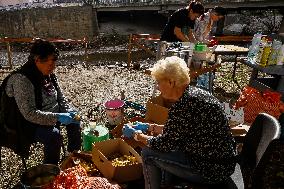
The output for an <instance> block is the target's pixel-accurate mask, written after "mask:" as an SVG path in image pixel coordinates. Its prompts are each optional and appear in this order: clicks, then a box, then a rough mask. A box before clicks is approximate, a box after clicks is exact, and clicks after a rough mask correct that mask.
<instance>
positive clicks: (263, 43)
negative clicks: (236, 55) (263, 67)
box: [255, 38, 267, 64]
mask: <svg viewBox="0 0 284 189" xmlns="http://www.w3.org/2000/svg"><path fill="white" fill-rule="evenodd" d="M266 44H267V40H266V38H262V40H261V43H260V44H259V51H258V53H257V55H256V58H255V63H257V64H260V61H261V58H262V55H263V49H264V46H266Z"/></svg>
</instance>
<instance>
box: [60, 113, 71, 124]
mask: <svg viewBox="0 0 284 189" xmlns="http://www.w3.org/2000/svg"><path fill="white" fill-rule="evenodd" d="M57 120H58V121H59V122H60V123H62V124H64V125H69V124H70V123H73V122H74V121H75V120H73V118H72V116H71V114H70V113H58V114H57Z"/></svg>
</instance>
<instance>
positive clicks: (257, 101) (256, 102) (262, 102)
mask: <svg viewBox="0 0 284 189" xmlns="http://www.w3.org/2000/svg"><path fill="white" fill-rule="evenodd" d="M280 99H281V94H280V93H278V92H272V91H265V92H263V93H262V92H260V91H258V90H257V89H255V88H253V87H249V86H246V87H244V89H243V91H242V92H241V94H240V97H239V99H238V100H237V101H236V103H235V104H234V108H235V109H238V108H240V107H244V121H245V122H246V123H252V122H253V121H254V119H255V118H256V116H257V115H258V114H259V113H261V112H265V113H268V114H270V115H272V116H274V117H276V118H278V117H279V116H280V114H281V113H282V112H283V111H284V104H283V102H281V100H280Z"/></svg>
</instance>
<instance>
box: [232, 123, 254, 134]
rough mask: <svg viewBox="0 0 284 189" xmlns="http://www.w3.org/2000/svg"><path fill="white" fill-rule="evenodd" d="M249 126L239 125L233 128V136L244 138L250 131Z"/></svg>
mask: <svg viewBox="0 0 284 189" xmlns="http://www.w3.org/2000/svg"><path fill="white" fill-rule="evenodd" d="M249 127H250V126H249V125H242V124H240V125H237V126H235V127H232V128H231V130H232V134H233V136H242V135H244V136H245V135H246V134H247V132H248V130H249Z"/></svg>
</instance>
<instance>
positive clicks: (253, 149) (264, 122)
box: [239, 113, 281, 188]
mask: <svg viewBox="0 0 284 189" xmlns="http://www.w3.org/2000/svg"><path fill="white" fill-rule="evenodd" d="M280 128H281V127H280V124H279V122H278V120H277V119H276V118H275V117H273V116H271V115H269V114H267V113H260V114H259V115H258V116H257V117H256V118H255V120H254V122H253V124H252V125H251V127H250V129H249V130H248V133H247V134H246V136H245V138H244V143H243V148H242V151H241V154H240V156H239V157H240V162H239V163H240V165H241V170H242V174H243V178H244V183H245V188H247V187H250V186H251V184H252V182H253V181H252V174H253V172H254V170H255V169H256V167H257V165H258V163H259V161H260V160H261V158H262V156H263V154H264V152H265V151H266V149H267V147H268V145H269V144H270V143H271V142H272V141H273V140H275V139H279V138H280Z"/></svg>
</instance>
